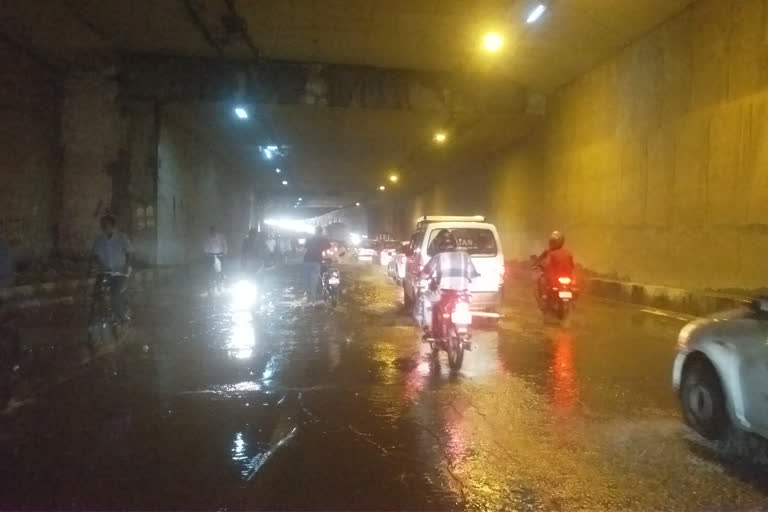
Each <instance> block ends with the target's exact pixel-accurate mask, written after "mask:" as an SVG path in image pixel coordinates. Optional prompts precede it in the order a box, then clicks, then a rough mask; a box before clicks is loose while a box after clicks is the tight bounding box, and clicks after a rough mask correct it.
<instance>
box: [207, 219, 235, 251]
mask: <svg viewBox="0 0 768 512" xmlns="http://www.w3.org/2000/svg"><path fill="white" fill-rule="evenodd" d="M204 250H205V254H208V255H214V254H216V255H219V256H226V255H227V253H228V252H229V246H228V245H227V238H226V237H225V236H224V235H223V234H221V233H219V232H217V231H216V226H211V228H210V230H209V231H208V240H206V241H205V249H204Z"/></svg>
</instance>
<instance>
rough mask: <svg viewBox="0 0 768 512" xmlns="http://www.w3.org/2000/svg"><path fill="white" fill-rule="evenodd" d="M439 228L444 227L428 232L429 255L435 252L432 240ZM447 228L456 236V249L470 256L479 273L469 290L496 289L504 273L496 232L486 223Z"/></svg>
mask: <svg viewBox="0 0 768 512" xmlns="http://www.w3.org/2000/svg"><path fill="white" fill-rule="evenodd" d="M441 229H445V228H436V229H433V230H432V231H431V232H430V241H429V244H428V245H427V253H428V254H429V256H430V257H431V256H432V255H433V254H434V253H435V252H436V248H435V247H434V244H433V243H432V241H433V240H434V238H435V237H436V236H437V233H438V232H439V231H440V230H441ZM447 229H449V230H450V231H451V233H453V236H454V237H455V238H456V244H457V245H458V249H459V250H461V251H466V252H467V253H469V255H470V256H472V263H474V264H475V268H476V269H477V271H478V272H479V273H480V277H477V278H475V279H473V280H472V284H471V285H470V290H471V291H473V292H495V291H498V289H499V287H500V286H501V284H502V276H503V275H504V256H503V255H502V254H501V251H500V249H499V247H498V243H497V237H496V233H495V232H494V231H493V230H492V229H491V228H490V227H489V226H487V225H478V226H477V227H475V226H471V227H449V228H447Z"/></svg>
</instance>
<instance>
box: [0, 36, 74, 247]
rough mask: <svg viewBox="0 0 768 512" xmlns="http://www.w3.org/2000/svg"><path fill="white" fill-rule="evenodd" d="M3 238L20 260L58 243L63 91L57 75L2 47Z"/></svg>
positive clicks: (0, 157) (0, 181)
mask: <svg viewBox="0 0 768 512" xmlns="http://www.w3.org/2000/svg"><path fill="white" fill-rule="evenodd" d="M0 63H2V64H0V69H2V72H0V147H2V148H3V151H2V152H0V204H2V207H1V208H0V236H5V237H7V238H8V240H9V243H10V244H11V247H12V249H13V251H14V253H15V255H16V257H17V259H20V260H25V259H33V258H42V257H45V256H47V255H48V253H49V252H50V250H51V248H52V247H53V242H54V230H55V227H56V226H55V218H54V217H55V208H56V205H55V198H56V196H57V194H56V191H57V170H58V164H59V144H58V134H59V127H58V111H59V91H58V87H57V85H56V83H55V82H54V74H53V71H52V70H50V69H49V68H48V67H47V66H45V65H44V64H42V63H39V62H37V61H35V60H34V59H33V58H31V57H30V56H27V55H25V54H23V53H21V52H19V51H18V50H17V49H15V48H11V47H9V46H7V45H6V44H5V43H0Z"/></svg>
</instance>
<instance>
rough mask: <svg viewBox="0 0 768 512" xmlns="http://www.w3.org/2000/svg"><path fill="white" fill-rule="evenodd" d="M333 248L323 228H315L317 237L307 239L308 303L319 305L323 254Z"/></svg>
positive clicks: (306, 275) (306, 280)
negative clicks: (318, 294)
mask: <svg viewBox="0 0 768 512" xmlns="http://www.w3.org/2000/svg"><path fill="white" fill-rule="evenodd" d="M330 248H331V242H330V241H329V240H328V239H327V238H326V237H325V236H324V235H323V228H322V226H317V227H316V228H315V236H313V237H311V238H309V239H307V242H306V245H305V249H306V252H305V254H304V277H305V283H306V292H307V301H308V303H309V304H316V303H317V291H318V289H319V288H320V275H321V273H322V262H323V253H325V251H327V250H328V249H330Z"/></svg>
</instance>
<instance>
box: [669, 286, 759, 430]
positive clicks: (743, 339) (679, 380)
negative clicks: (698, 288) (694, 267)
mask: <svg viewBox="0 0 768 512" xmlns="http://www.w3.org/2000/svg"><path fill="white" fill-rule="evenodd" d="M766 340H768V297H764V298H761V299H757V300H755V301H754V302H753V303H752V305H751V307H750V308H743V309H738V310H733V311H727V312H724V313H720V314H717V315H713V316H711V317H709V318H706V319H700V320H695V321H693V322H690V323H689V324H688V325H686V326H685V327H683V329H682V330H681V331H680V334H679V336H678V343H677V346H678V349H677V357H676V358H675V363H674V370H673V373H672V383H673V386H674V388H675V389H676V390H677V392H678V396H679V398H680V403H681V406H682V412H683V418H684V419H685V422H686V423H687V424H688V425H689V426H690V427H691V428H693V429H694V430H696V431H697V432H698V433H699V434H701V435H702V436H704V437H706V438H708V439H723V438H725V437H727V434H728V432H729V430H730V429H731V428H732V427H733V428H736V429H739V430H743V431H746V432H750V433H753V434H757V435H759V436H762V437H764V438H768V394H766V390H767V389H768V344H767V343H766Z"/></svg>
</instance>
